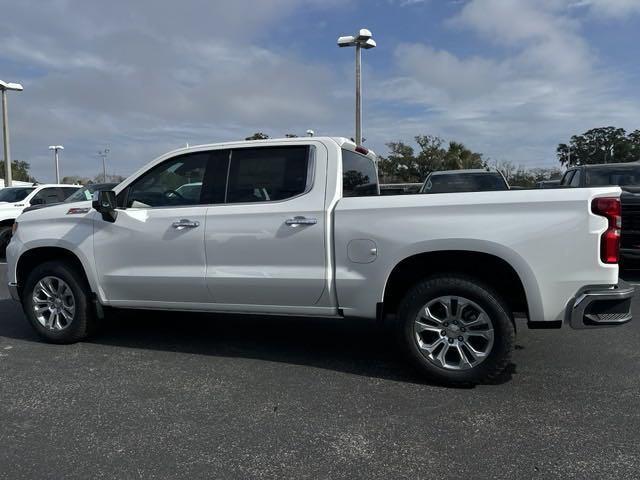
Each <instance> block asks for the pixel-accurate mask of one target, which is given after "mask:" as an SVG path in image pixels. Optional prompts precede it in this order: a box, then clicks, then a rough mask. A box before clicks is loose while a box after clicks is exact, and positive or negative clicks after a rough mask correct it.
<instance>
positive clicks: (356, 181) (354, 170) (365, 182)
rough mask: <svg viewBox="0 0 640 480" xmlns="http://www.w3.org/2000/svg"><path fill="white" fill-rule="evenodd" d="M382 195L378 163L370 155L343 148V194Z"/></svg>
mask: <svg viewBox="0 0 640 480" xmlns="http://www.w3.org/2000/svg"><path fill="white" fill-rule="evenodd" d="M372 195H380V190H379V187H378V171H377V170H376V164H375V163H374V161H373V160H371V159H370V158H369V157H365V156H364V155H360V154H359V153H355V152H352V151H350V150H342V196H343V197H370V196H372Z"/></svg>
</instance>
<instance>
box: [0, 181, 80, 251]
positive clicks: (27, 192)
mask: <svg viewBox="0 0 640 480" xmlns="http://www.w3.org/2000/svg"><path fill="white" fill-rule="evenodd" d="M80 188H82V187H81V186H80V185H38V184H37V183H36V184H33V185H31V186H28V187H25V186H21V187H8V188H3V189H1V190H0V258H4V256H5V250H6V249H7V245H8V244H9V240H10V239H11V229H12V227H13V222H14V221H15V219H16V218H18V216H19V215H20V214H21V213H22V212H23V211H24V210H25V209H26V208H29V207H30V206H35V205H42V206H44V205H50V204H53V203H59V202H63V201H64V200H65V199H67V198H68V197H69V196H70V195H73V194H74V193H75V192H77V191H78V190H79V189H80Z"/></svg>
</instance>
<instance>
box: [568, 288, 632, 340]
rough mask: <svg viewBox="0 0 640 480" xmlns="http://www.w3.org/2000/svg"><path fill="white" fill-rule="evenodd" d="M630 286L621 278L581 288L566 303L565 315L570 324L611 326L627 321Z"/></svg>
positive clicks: (629, 317) (588, 326)
mask: <svg viewBox="0 0 640 480" xmlns="http://www.w3.org/2000/svg"><path fill="white" fill-rule="evenodd" d="M633 294H634V288H633V287H632V286H631V285H629V284H628V283H626V282H623V281H622V280H621V281H620V282H619V283H618V284H617V285H594V286H589V287H584V288H582V289H581V290H580V291H579V292H578V293H577V295H576V296H575V297H574V300H573V301H572V302H570V303H569V305H568V307H567V312H566V318H567V320H568V322H569V324H570V325H571V328H575V329H585V328H599V327H615V326H617V325H623V324H625V323H627V322H629V321H630V320H631V318H632V315H631V300H632V299H633Z"/></svg>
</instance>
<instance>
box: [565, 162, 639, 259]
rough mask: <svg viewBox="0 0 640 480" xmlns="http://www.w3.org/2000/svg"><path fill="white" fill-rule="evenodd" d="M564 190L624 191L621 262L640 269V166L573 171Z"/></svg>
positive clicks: (610, 165) (567, 175) (588, 167)
mask: <svg viewBox="0 0 640 480" xmlns="http://www.w3.org/2000/svg"><path fill="white" fill-rule="evenodd" d="M560 186H561V187H582V188H585V187H603V186H617V187H620V188H621V189H622V195H621V196H620V201H621V204H622V229H621V235H622V237H621V250H620V255H621V259H620V260H621V262H622V263H623V265H624V266H625V267H637V266H638V263H639V261H640V163H639V162H629V163H605V164H599V165H580V166H577V167H572V168H569V169H568V170H567V171H566V172H565V173H564V175H563V176H562V179H561V180H560Z"/></svg>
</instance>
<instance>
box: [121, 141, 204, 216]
mask: <svg viewBox="0 0 640 480" xmlns="http://www.w3.org/2000/svg"><path fill="white" fill-rule="evenodd" d="M208 157H209V152H198V153H190V154H186V155H181V156H179V157H175V158H172V159H170V160H167V161H166V162H164V163H162V164H160V165H158V166H157V167H155V168H153V169H152V170H150V171H149V172H147V173H146V174H144V175H143V176H142V177H140V178H139V179H138V180H136V181H135V182H134V183H133V184H132V185H131V186H130V187H129V189H128V193H127V207H133V208H151V207H179V206H187V205H197V204H199V203H200V193H201V191H202V182H203V179H204V175H205V169H206V166H207V159H208Z"/></svg>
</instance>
